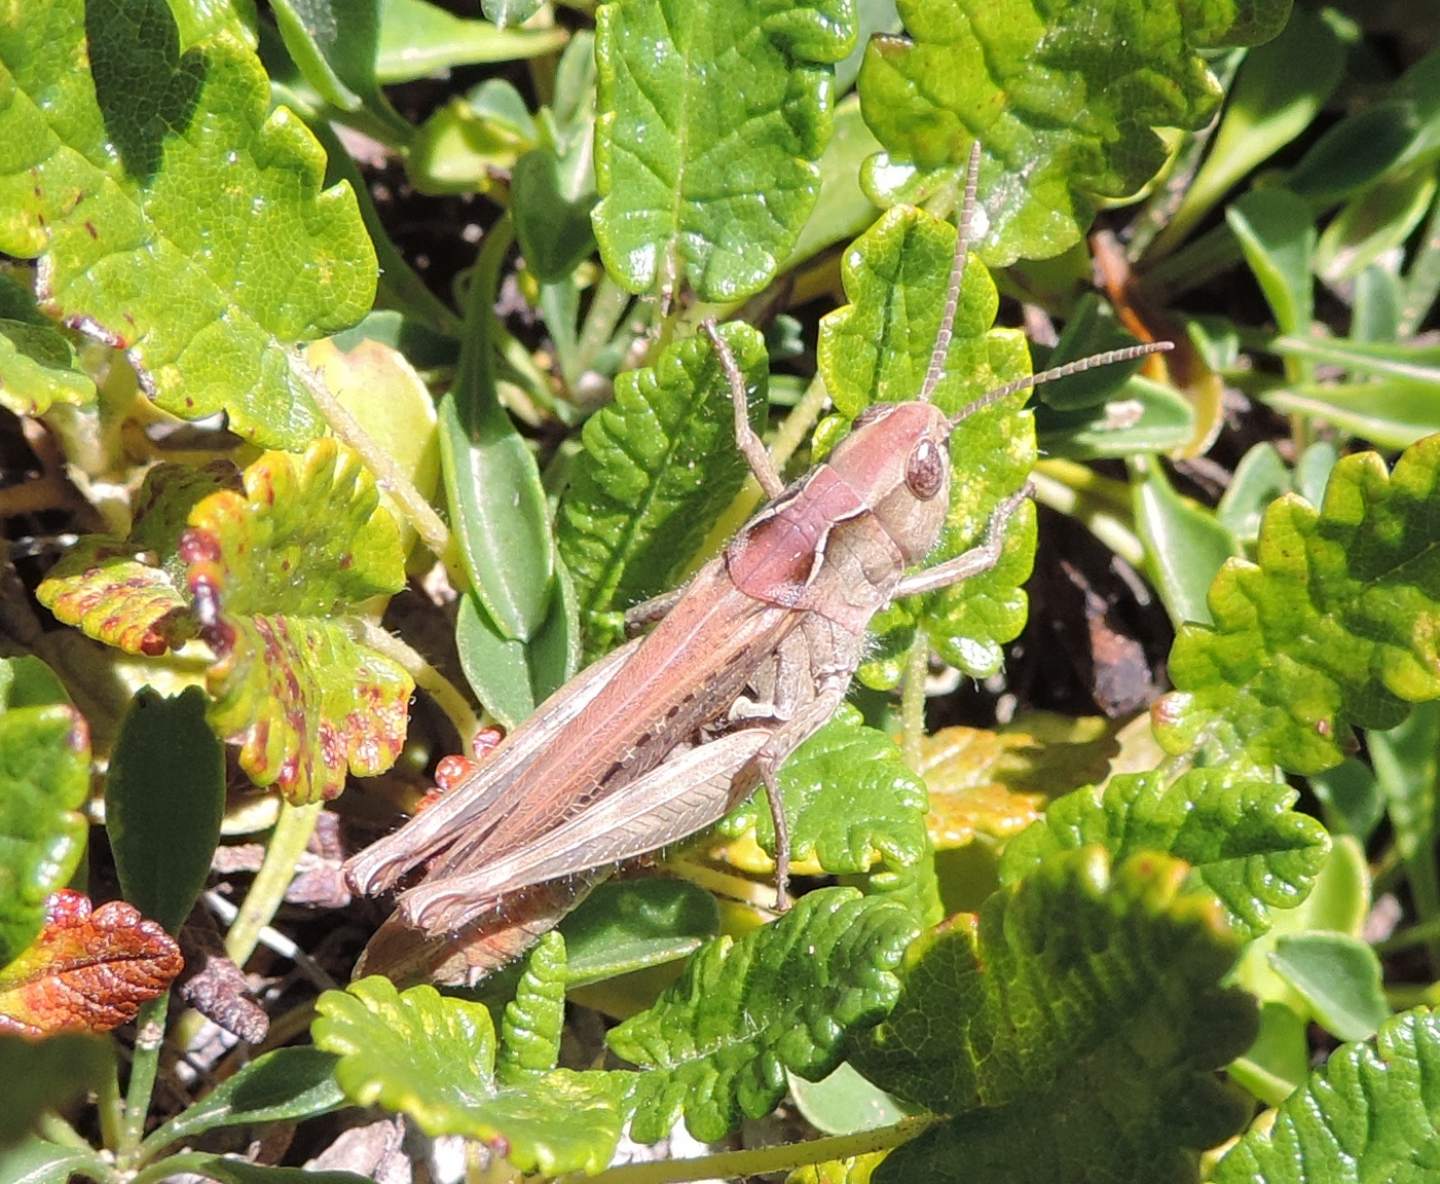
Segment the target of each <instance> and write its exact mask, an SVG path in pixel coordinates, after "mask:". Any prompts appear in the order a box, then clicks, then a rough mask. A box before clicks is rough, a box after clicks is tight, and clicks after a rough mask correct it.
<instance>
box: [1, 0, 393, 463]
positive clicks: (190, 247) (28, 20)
mask: <svg viewBox="0 0 1440 1184" xmlns="http://www.w3.org/2000/svg"><path fill="white" fill-rule="evenodd" d="M18 15H19V14H18V12H16V13H15V14H13V15H11V16H9V17H6V18H5V19H4V20H0V96H3V104H4V105H3V110H0V143H3V144H5V145H6V151H5V153H4V155H3V156H0V211H5V213H4V215H3V216H0V251H5V252H8V253H9V254H12V255H17V256H20V257H22V258H35V257H39V258H40V259H41V261H42V264H43V266H42V274H43V275H44V276H45V277H46V285H45V287H44V289H43V290H42V291H41V293H40V300H41V305H42V307H43V308H44V309H45V311H46V312H47V313H49V314H50V315H52V316H54V317H57V318H58V319H60V320H63V321H65V322H66V323H72V324H78V325H81V326H83V327H84V329H85V330H86V331H87V332H89V333H91V334H92V335H94V336H96V337H98V338H100V339H101V340H103V341H106V342H108V343H110V344H112V345H116V346H120V347H123V348H125V349H127V350H128V353H129V357H130V359H131V361H132V362H133V363H134V364H135V366H136V367H137V369H139V371H140V372H141V377H142V381H143V383H144V384H145V388H146V390H147V393H149V394H150V396H151V398H153V399H154V401H155V402H156V403H157V404H159V406H160V407H162V408H164V409H165V410H166V411H170V412H172V413H173V414H175V415H179V416H181V417H183V418H187V419H195V418H199V417H202V416H206V415H210V414H212V413H214V412H216V411H220V410H224V411H225V412H226V413H227V415H228V416H229V425H230V427H231V429H232V430H233V431H235V432H237V433H239V434H240V435H242V436H244V437H246V438H247V439H250V440H254V441H256V442H257V443H260V444H266V445H274V446H279V447H289V448H298V447H302V446H303V445H304V444H305V443H306V442H308V441H309V440H310V439H312V438H313V437H314V436H316V435H317V434H319V432H320V431H321V428H322V425H321V421H320V419H319V417H318V415H317V413H316V411H315V408H314V405H313V404H312V402H311V400H310V395H309V393H308V390H307V388H306V386H305V383H304V380H303V378H302V377H301V375H300V373H299V371H298V370H297V368H296V366H295V362H294V357H293V355H292V353H291V352H290V349H289V347H290V345H291V344H292V343H294V342H295V341H298V340H305V339H309V338H313V337H319V336H324V335H325V334H327V333H331V332H334V331H336V330H338V329H342V328H344V327H345V326H346V325H349V324H352V323H353V322H355V321H357V320H359V319H360V317H361V316H363V315H364V313H365V311H366V310H367V309H368V308H369V307H370V302H371V300H372V299H373V297H374V293H375V253H374V251H373V250H372V249H371V246H370V242H369V239H368V237H367V236H366V234H365V229H364V226H363V224H362V223H361V220H360V215H359V211H358V209H357V208H356V205H355V198H354V195H353V194H352V193H351V192H350V190H349V187H348V186H344V185H339V186H335V187H334V188H331V189H327V190H323V191H322V190H321V188H320V185H321V177H322V174H323V171H324V154H323V153H322V151H321V150H320V148H319V146H318V145H317V144H316V142H315V139H314V137H313V136H311V134H310V133H309V132H308V131H306V129H305V126H304V124H303V123H301V121H300V120H299V119H298V118H297V117H296V116H294V115H293V114H292V113H291V112H289V111H288V110H287V109H285V108H284V107H277V108H276V109H275V110H274V111H269V110H268V105H269V87H268V85H267V80H266V76H265V72H264V70H263V69H262V68H261V66H260V63H259V61H258V60H257V59H256V57H255V55H254V53H253V52H252V51H251V50H250V49H249V47H248V46H246V45H245V44H244V43H243V42H242V41H240V40H237V39H236V38H235V37H234V36H233V35H232V34H230V33H228V32H225V31H223V30H215V31H212V32H210V33H209V34H208V35H207V36H205V37H204V38H203V39H202V40H201V41H199V42H196V43H195V44H193V45H191V46H189V47H188V48H187V49H186V50H185V52H184V53H183V54H182V53H181V51H180V49H179V45H178V34H177V32H176V28H175V23H174V20H173V19H172V17H171V16H170V11H169V8H168V7H167V6H166V4H165V3H164V0H126V2H125V3H119V2H117V0H98V2H93V3H88V4H87V3H85V0H36V2H35V3H34V4H29V5H26V6H25V19H23V20H20V19H18ZM79 61H88V62H89V65H90V69H89V70H82V69H76V68H75V63H76V62H79ZM219 176H224V178H225V184H223V185H220V184H217V183H216V180H215V178H216V177H219Z"/></svg>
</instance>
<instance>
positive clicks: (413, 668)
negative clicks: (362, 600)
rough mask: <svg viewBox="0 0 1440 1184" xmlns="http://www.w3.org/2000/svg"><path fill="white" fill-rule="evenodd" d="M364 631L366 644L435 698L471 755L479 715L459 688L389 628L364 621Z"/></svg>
mask: <svg viewBox="0 0 1440 1184" xmlns="http://www.w3.org/2000/svg"><path fill="white" fill-rule="evenodd" d="M364 633H365V644H366V645H368V646H369V647H370V648H371V649H375V650H379V651H380V653H382V654H384V655H385V656H386V657H387V658H389V659H390V660H391V661H393V662H398V663H399V664H400V665H401V666H403V667H404V668H405V672H406V673H407V674H409V675H410V677H411V678H413V679H414V680H415V685H416V686H417V687H419V688H420V689H421V690H422V691H424V692H425V693H426V694H427V695H429V696H430V698H432V699H433V700H435V706H437V707H438V708H440V710H441V711H443V712H444V713H445V718H446V719H448V720H449V721H450V723H451V725H452V726H453V727H454V728H455V731H456V732H458V733H459V735H460V744H461V747H462V748H463V749H464V751H465V755H466V756H474V755H475V733H476V732H478V731H479V730H480V717H479V716H478V715H476V714H475V709H474V708H473V707H471V706H470V701H469V700H468V699H466V698H465V696H464V695H463V694H461V693H460V690H459V688H457V687H456V686H455V684H454V683H453V682H451V681H450V680H449V679H448V678H446V677H445V676H444V675H443V674H441V673H440V671H438V670H437V669H435V667H434V666H432V665H430V663H429V662H427V661H426V660H425V659H424V657H423V656H422V655H421V654H420V653H419V652H418V651H416V650H415V649H414V648H413V647H411V646H410V645H408V644H407V643H406V642H404V641H402V640H401V639H400V638H398V637H396V636H395V635H394V634H393V633H391V632H390V631H389V630H388V629H385V628H383V627H382V626H380V625H377V624H375V623H374V622H372V621H366V622H365V628H364Z"/></svg>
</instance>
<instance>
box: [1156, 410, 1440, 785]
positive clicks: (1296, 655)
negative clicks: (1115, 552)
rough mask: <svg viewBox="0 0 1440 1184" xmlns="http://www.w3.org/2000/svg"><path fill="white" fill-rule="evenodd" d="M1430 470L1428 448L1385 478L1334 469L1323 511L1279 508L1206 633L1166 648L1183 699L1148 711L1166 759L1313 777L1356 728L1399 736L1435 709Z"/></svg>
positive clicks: (1437, 588)
mask: <svg viewBox="0 0 1440 1184" xmlns="http://www.w3.org/2000/svg"><path fill="white" fill-rule="evenodd" d="M1437 468H1440V436H1431V437H1429V438H1428V439H1425V440H1421V441H1420V442H1419V443H1418V444H1415V445H1413V446H1411V447H1410V448H1408V449H1407V450H1406V451H1405V453H1404V454H1403V455H1402V456H1401V457H1400V460H1399V461H1398V462H1397V463H1396V465H1395V469H1394V472H1393V473H1387V472H1386V470H1385V462H1384V461H1383V460H1381V458H1380V457H1379V456H1378V455H1377V454H1375V453H1373V452H1366V453H1358V454H1355V455H1352V456H1347V457H1344V458H1343V459H1341V460H1340V461H1339V462H1338V463H1337V464H1336V465H1335V468H1334V470H1333V471H1332V473H1331V476H1330V483H1329V485H1328V487H1327V488H1326V491H1325V500H1324V502H1323V504H1322V506H1321V509H1320V510H1319V511H1318V512H1317V511H1316V510H1315V509H1313V508H1312V507H1311V506H1310V505H1309V504H1308V503H1307V502H1305V501H1303V500H1302V499H1300V498H1299V497H1298V496H1295V495H1293V494H1287V495H1285V496H1284V497H1281V498H1279V499H1278V500H1277V501H1275V502H1274V503H1272V505H1271V506H1270V508H1269V510H1268V511H1266V514H1265V518H1264V522H1263V523H1262V525H1261V528H1260V542H1259V546H1258V548H1257V552H1256V560H1257V561H1256V562H1255V563H1251V562H1249V561H1247V560H1243V559H1231V560H1229V561H1228V562H1227V563H1226V564H1225V566H1224V567H1223V568H1221V570H1220V573H1219V574H1218V575H1217V576H1216V577H1215V581H1214V583H1213V584H1212V585H1211V586H1210V595H1209V598H1208V603H1209V606H1210V612H1211V615H1212V617H1213V618H1214V625H1213V626H1203V625H1195V624H1191V625H1186V626H1185V627H1184V628H1183V629H1181V631H1180V633H1179V635H1178V636H1177V638H1176V640H1175V645H1174V648H1173V649H1172V650H1171V653H1170V678H1171V681H1172V682H1173V683H1174V685H1175V687H1176V690H1175V691H1174V692H1173V693H1171V694H1169V695H1167V696H1165V698H1164V699H1162V700H1161V701H1160V702H1159V703H1158V704H1157V705H1156V707H1155V709H1154V714H1155V719H1156V725H1157V728H1156V730H1157V735H1158V736H1159V739H1160V741H1161V743H1162V744H1163V745H1164V746H1165V748H1166V749H1167V750H1168V751H1170V752H1172V753H1180V752H1185V751H1187V750H1189V749H1191V748H1193V747H1196V746H1200V747H1202V748H1207V749H1212V750H1220V751H1231V752H1233V751H1235V750H1237V749H1240V750H1243V752H1244V753H1245V754H1246V755H1247V756H1248V757H1249V758H1250V759H1251V760H1253V761H1255V762H1256V763H1257V764H1262V765H1263V764H1278V765H1281V766H1282V767H1284V768H1285V769H1287V770H1289V771H1291V772H1296V773H1317V772H1320V771H1322V770H1324V769H1327V768H1330V767H1331V766H1333V765H1337V764H1339V763H1340V761H1341V760H1342V759H1343V758H1344V756H1345V754H1346V751H1347V749H1348V748H1349V747H1350V746H1351V745H1352V744H1353V729H1354V727H1355V726H1356V725H1360V726H1363V727H1368V728H1381V729H1383V728H1389V727H1393V726H1395V725H1396V724H1398V723H1399V722H1400V721H1401V720H1403V719H1404V718H1405V716H1406V714H1407V711H1408V707H1407V704H1410V703H1418V702H1424V701H1427V700H1430V699H1435V698H1437V697H1440V651H1437V646H1440V632H1437V629H1436V625H1435V621H1436V613H1437V609H1440V547H1437V546H1436V540H1437V537H1440V514H1437V513H1436V507H1437V505H1440V491H1437V489H1436V481H1437Z"/></svg>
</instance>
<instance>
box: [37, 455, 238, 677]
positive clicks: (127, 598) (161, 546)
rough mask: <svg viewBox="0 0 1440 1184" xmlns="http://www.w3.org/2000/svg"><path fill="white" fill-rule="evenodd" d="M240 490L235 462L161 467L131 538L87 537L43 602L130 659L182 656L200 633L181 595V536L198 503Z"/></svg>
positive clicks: (68, 556)
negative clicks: (183, 647) (221, 492)
mask: <svg viewBox="0 0 1440 1184" xmlns="http://www.w3.org/2000/svg"><path fill="white" fill-rule="evenodd" d="M238 484H239V476H238V474H237V473H236V471H235V466H234V465H232V464H230V462H228V461H213V462H211V463H210V464H208V465H204V466H203V467H201V468H190V467H188V466H186V465H180V464H159V465H156V466H155V467H154V468H153V469H151V470H150V471H149V472H148V473H146V474H145V483H144V484H143V485H142V486H141V487H140V493H139V495H138V496H137V497H136V499H135V509H134V520H133V523H132V525H131V528H130V534H129V536H128V537H127V538H123V539H122V538H119V537H117V536H115V535H108V534H92V535H84V536H82V537H81V538H80V540H79V541H78V542H77V543H76V544H75V545H74V546H73V547H71V548H70V549H69V550H68V551H67V552H66V553H65V555H64V556H63V557H62V558H61V559H60V561H59V562H58V563H56V564H55V566H54V567H52V568H51V569H50V571H49V572H48V573H47V574H46V576H45V579H44V580H42V581H41V582H40V586H39V587H38V588H37V589H36V590H35V595H36V597H37V598H38V599H39V601H40V603H41V604H43V605H44V606H45V607H46V608H48V609H49V610H50V611H51V612H52V613H54V614H55V619H56V620H58V621H61V622H63V623H64V624H66V625H74V626H75V627H76V628H77V629H80V630H81V631H82V632H83V633H84V634H85V635H86V636H87V637H93V638H94V639H95V640H96V641H103V642H104V643H105V644H106V645H113V646H115V647H116V648H117V649H121V650H124V651H125V652H126V653H127V654H147V655H149V656H150V657H158V656H159V655H161V654H163V653H165V652H166V651H167V650H171V649H178V648H179V647H180V646H181V645H183V644H184V643H185V642H186V641H188V640H189V639H190V638H192V637H194V636H195V632H196V624H195V620H194V618H193V617H192V616H191V615H190V613H189V611H188V610H189V606H190V601H189V598H188V597H187V596H185V594H184V593H183V591H181V589H182V588H183V587H184V578H185V565H184V563H183V562H182V561H181V559H180V556H179V548H178V540H179V538H180V532H181V531H182V530H183V529H184V528H185V520H186V518H187V517H188V516H189V514H190V511H191V510H192V509H193V508H194V507H195V505H196V504H197V503H198V502H200V501H202V500H203V499H204V498H206V497H208V496H209V495H210V494H212V493H215V492H217V491H219V490H222V489H229V488H233V487H235V486H237V485H238ZM151 552H153V556H152V555H150V554H148V553H151Z"/></svg>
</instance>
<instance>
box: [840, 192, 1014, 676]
mask: <svg viewBox="0 0 1440 1184" xmlns="http://www.w3.org/2000/svg"><path fill="white" fill-rule="evenodd" d="M954 252H955V230H954V229H953V228H952V227H950V226H949V225H947V224H946V223H944V222H941V221H940V220H939V219H937V218H934V217H931V216H930V215H929V214H926V213H924V212H923V211H921V210H916V209H912V208H910V207H901V208H898V209H894V210H891V211H890V212H889V213H887V214H886V215H885V216H884V217H883V218H881V219H880V221H878V222H877V223H876V224H875V225H874V226H873V227H871V228H870V229H869V230H868V231H866V232H865V234H863V235H862V236H861V237H860V238H859V239H857V240H856V241H855V243H854V244H853V245H852V246H851V248H850V250H849V251H847V252H846V254H845V256H844V260H843V263H842V269H843V271H842V274H843V278H844V283H845V293H846V295H847V296H849V297H850V299H851V301H852V303H850V304H848V305H846V306H844V307H843V308H840V309H837V310H836V311H835V312H833V313H830V314H829V315H828V316H826V317H825V318H824V319H823V320H822V321H821V323H820V344H819V357H820V373H821V375H822V376H823V377H824V379H825V385H826V389H827V390H828V391H829V392H830V397H831V398H832V399H833V400H834V401H835V406H836V408H837V409H838V410H839V411H840V412H841V413H842V414H843V415H844V416H846V417H848V418H853V417H854V416H856V415H858V414H859V413H860V411H861V410H863V409H864V408H865V407H866V406H868V405H869V404H870V403H872V402H877V401H879V402H895V401H899V400H904V399H913V398H914V397H915V396H916V395H917V394H918V393H919V391H920V387H921V383H922V381H923V379H924V374H925V370H926V367H927V366H928V364H929V360H930V352H931V349H932V347H933V345H934V341H935V333H936V330H937V329H938V327H939V324H940V317H941V313H942V310H943V308H944V304H945V287H946V283H947V280H948V277H949V273H950V260H951V257H952V256H953V254H954ZM998 304H999V298H998V296H997V294H996V291H995V285H994V283H993V282H992V281H991V279H990V277H989V275H988V274H987V273H986V271H985V269H984V268H982V267H980V266H978V265H977V264H976V263H975V262H974V261H973V260H972V262H971V265H970V266H969V267H968V268H967V269H966V272H965V282H964V289H963V291H962V292H961V294H960V303H959V306H958V308H957V311H956V317H955V335H954V338H953V340H952V343H951V346H950V352H949V354H948V355H947V356H946V360H945V368H944V377H943V378H942V379H941V380H940V383H939V385H938V386H937V387H936V391H935V398H934V401H935V404H936V406H938V407H940V408H942V409H943V410H945V411H947V412H950V413H954V412H957V411H959V410H960V408H962V407H963V406H965V405H966V404H967V403H969V402H970V401H971V400H973V399H975V398H978V397H979V396H980V395H982V394H984V393H985V392H986V391H987V390H991V389H993V388H995V387H997V386H999V385H1001V384H1002V383H1005V382H1009V381H1010V380H1012V379H1014V378H1017V377H1019V376H1021V375H1023V374H1026V373H1028V368H1027V362H1026V354H1025V348H1026V347H1025V341H1024V338H1023V337H1022V336H1021V335H1020V334H1019V333H1018V332H1016V331H1014V330H1006V329H993V328H991V326H992V325H993V323H994V320H995V312H996V309H997V307H998ZM1027 397H1028V396H1027V395H1026V394H1024V393H1021V394H1017V395H1015V396H1012V397H1011V398H1009V399H1005V400H1003V401H1001V402H1000V403H997V404H995V405H994V406H992V407H988V408H986V409H985V410H983V411H980V412H978V413H976V414H974V415H972V416H971V417H970V418H969V419H967V420H965V422H964V423H962V424H961V425H960V426H959V427H958V428H957V429H956V430H955V432H954V433H953V434H952V436H951V437H950V459H951V463H952V465H953V467H954V474H955V478H954V480H952V481H951V483H950V515H949V518H948V519H947V521H946V528H945V532H944V535H943V536H942V538H941V542H940V546H939V547H938V548H937V549H936V550H935V551H934V552H933V553H932V555H931V556H930V561H931V562H932V563H938V562H941V561H943V560H945V559H948V558H950V557H951V556H954V555H958V554H960V552H962V551H964V550H965V549H966V548H967V547H970V546H973V545H974V544H975V543H977V542H978V541H980V538H981V536H982V535H983V533H984V531H985V529H986V527H987V525H988V523H989V520H990V515H991V514H992V513H993V512H994V510H995V507H996V506H997V505H999V503H1000V502H1001V501H1002V500H1003V499H1004V498H1005V497H1006V496H1008V495H1009V494H1011V493H1013V492H1014V491H1015V490H1017V489H1019V488H1020V487H1021V486H1022V485H1023V484H1024V482H1025V478H1026V476H1027V475H1028V473H1029V471H1030V468H1031V466H1032V465H1033V464H1034V461H1035V433H1034V427H1033V423H1032V420H1031V418H1030V416H1028V415H1026V414H1025V413H1023V412H1022V411H1021V410H1020V408H1021V407H1023V406H1024V404H1025V400H1026V398H1027ZM1034 532H1035V525H1034V515H1033V512H1032V511H1031V510H1030V509H1029V507H1028V506H1025V507H1021V509H1020V511H1019V513H1017V515H1016V517H1015V520H1014V521H1013V523H1012V525H1011V527H1010V531H1009V533H1008V534H1007V535H1006V538H1005V545H1004V552H1003V554H1002V557H1001V560H1000V562H999V564H997V565H996V567H995V568H993V569H992V570H991V571H989V572H986V573H985V574H984V575H982V576H978V577H976V578H975V579H973V580H966V581H965V582H964V583H962V584H958V585H954V586H952V587H950V588H946V589H942V590H941V591H939V592H933V593H930V594H929V595H927V596H924V597H921V598H920V599H919V600H915V599H908V600H904V601H899V602H897V603H895V604H893V605H891V606H890V607H889V608H886V609H883V610H881V612H879V613H878V614H876V616H875V617H874V619H873V620H872V621H871V623H870V629H871V632H872V633H873V634H874V635H875V637H876V639H877V646H878V655H877V656H876V657H874V658H872V659H871V660H870V661H869V662H867V663H866V664H865V665H864V666H862V667H861V669H860V677H861V680H862V681H863V682H864V683H865V684H866V685H867V686H871V687H875V688H887V687H892V686H894V685H895V684H896V683H897V682H898V681H899V679H900V673H901V669H902V667H903V663H904V661H905V660H906V659H905V655H906V654H908V652H909V650H910V646H911V642H912V640H913V638H914V635H915V630H916V628H922V627H923V628H924V629H925V631H926V633H927V634H928V635H929V638H930V641H931V643H932V645H934V647H935V648H936V649H937V650H938V651H939V652H940V655H941V657H943V658H944V659H945V660H946V661H947V662H949V663H950V664H951V665H954V666H958V667H959V668H960V669H961V670H963V671H965V673H967V674H970V675H972V676H973V677H976V678H984V677H988V676H989V675H991V674H993V673H994V672H995V671H996V670H998V669H999V668H1000V664H1001V661H1002V659H1003V651H1002V649H1001V646H1002V644H1003V643H1004V642H1007V641H1009V640H1011V639H1012V638H1014V637H1016V636H1017V635H1018V634H1019V632H1020V630H1021V628H1022V627H1023V626H1024V624H1025V614H1026V598H1025V594H1024V592H1022V591H1021V590H1020V585H1021V584H1022V583H1023V582H1024V580H1025V578H1026V577H1027V576H1028V575H1029V574H1030V565H1031V559H1032V556H1033V554H1034V546H1035V543H1034V538H1035V533H1034Z"/></svg>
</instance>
